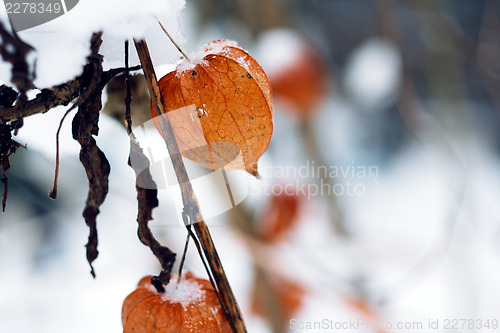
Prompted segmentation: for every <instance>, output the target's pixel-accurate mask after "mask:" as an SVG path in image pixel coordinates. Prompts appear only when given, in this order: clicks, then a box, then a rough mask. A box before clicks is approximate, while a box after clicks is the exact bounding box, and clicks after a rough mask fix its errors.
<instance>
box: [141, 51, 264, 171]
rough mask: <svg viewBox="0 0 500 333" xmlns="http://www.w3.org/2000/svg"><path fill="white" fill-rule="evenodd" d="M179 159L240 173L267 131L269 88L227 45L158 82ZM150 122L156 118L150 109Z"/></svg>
mask: <svg viewBox="0 0 500 333" xmlns="http://www.w3.org/2000/svg"><path fill="white" fill-rule="evenodd" d="M158 85H159V87H160V90H161V92H162V95H163V98H164V104H165V109H166V115H165V116H166V117H167V118H168V120H169V121H170V123H171V124H172V127H173V130H174V134H175V137H176V140H177V144H178V145H179V148H180V151H181V154H182V155H183V156H184V157H186V158H189V159H191V160H193V161H195V162H197V163H199V164H200V165H202V166H204V167H206V168H209V169H214V170H215V169H221V168H224V169H225V170H233V169H244V170H246V171H248V172H249V173H251V174H253V175H258V172H257V161H258V159H259V158H260V156H261V155H262V154H263V153H264V151H265V150H266V149H267V147H268V145H269V142H270V140H271V135H272V132H273V108H272V101H271V87H270V84H269V81H268V79H267V76H266V74H265V73H264V70H263V69H262V68H261V66H260V65H259V64H258V63H257V61H256V60H255V59H254V58H252V57H251V56H250V55H249V54H248V53H247V52H246V51H244V50H243V49H241V48H240V47H238V46H237V45H236V43H235V42H230V41H214V42H211V43H209V44H208V45H206V46H205V47H204V48H203V49H202V50H201V52H200V53H199V54H198V55H195V56H194V57H193V58H192V59H191V60H189V61H188V60H185V61H183V62H181V63H180V64H179V65H178V66H177V69H176V70H175V71H173V72H170V73H169V74H167V75H165V76H164V77H162V78H161V79H160V81H159V82H158ZM151 114H152V116H153V117H156V116H160V115H157V114H156V112H155V110H154V108H153V107H152V108H151Z"/></svg>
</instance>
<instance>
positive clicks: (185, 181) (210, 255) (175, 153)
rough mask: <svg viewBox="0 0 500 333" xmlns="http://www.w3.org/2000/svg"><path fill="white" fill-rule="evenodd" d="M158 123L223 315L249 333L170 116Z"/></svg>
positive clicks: (140, 48) (154, 85)
mask: <svg viewBox="0 0 500 333" xmlns="http://www.w3.org/2000/svg"><path fill="white" fill-rule="evenodd" d="M134 42H135V47H136V49H137V54H138V55H139V59H140V61H141V65H142V69H143V71H144V75H145V76H146V81H147V84H148V88H149V93H150V94H151V98H152V101H153V106H154V108H155V111H156V114H158V115H162V114H165V106H164V104H163V99H162V96H161V92H160V89H159V87H158V81H157V78H156V75H155V72H154V68H153V63H152V61H151V56H150V54H149V50H148V46H147V44H146V41H144V40H139V41H137V40H134ZM158 120H159V123H160V128H161V131H162V135H163V138H164V139H165V142H166V144H167V148H168V151H169V154H170V157H171V158H172V163H173V166H174V170H175V173H176V175H177V179H178V181H179V184H180V188H181V193H182V201H183V204H184V212H183V213H184V214H185V215H187V217H189V219H190V223H194V224H193V227H194V229H195V231H196V234H197V236H198V238H199V240H200V243H201V246H202V248H203V252H204V254H205V257H206V258H207V261H208V263H209V266H210V270H211V273H212V275H213V277H214V279H215V282H216V284H217V289H218V292H219V296H220V301H221V306H222V308H223V309H224V310H225V311H224V312H225V315H226V318H227V320H228V322H229V325H230V326H231V328H232V330H233V332H235V333H243V332H246V328H245V323H244V322H243V317H242V316H241V312H240V309H239V307H238V303H237V302H236V298H235V297H234V294H233V291H232V290H231V287H230V286H229V282H228V280H227V277H226V274H225V272H224V269H223V267H222V263H221V261H220V258H219V255H218V254H217V250H216V249H215V246H214V243H213V240H212V237H211V235H210V232H209V230H208V227H207V225H206V223H205V221H204V220H203V217H202V215H201V212H200V207H199V204H198V199H197V198H196V195H195V193H194V191H193V187H192V186H191V182H190V181H189V178H188V175H187V172H186V169H185V167H184V162H183V161H182V157H181V155H180V153H179V147H178V146H177V142H176V140H175V136H174V132H173V130H172V126H171V124H170V122H169V121H168V119H167V117H158Z"/></svg>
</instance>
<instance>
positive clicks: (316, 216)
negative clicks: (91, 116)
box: [0, 0, 500, 333]
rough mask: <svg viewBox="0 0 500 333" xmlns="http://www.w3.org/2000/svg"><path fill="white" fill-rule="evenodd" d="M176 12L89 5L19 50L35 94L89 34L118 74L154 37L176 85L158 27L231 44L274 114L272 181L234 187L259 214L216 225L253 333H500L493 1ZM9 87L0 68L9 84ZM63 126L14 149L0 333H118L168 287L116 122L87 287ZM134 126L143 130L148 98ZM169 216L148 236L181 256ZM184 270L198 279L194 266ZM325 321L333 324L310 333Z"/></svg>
mask: <svg viewBox="0 0 500 333" xmlns="http://www.w3.org/2000/svg"><path fill="white" fill-rule="evenodd" d="M183 5H184V2H183V1H167V0H164V1H160V0H148V1H142V2H141V6H140V7H139V6H138V5H137V3H136V2H132V1H129V2H122V1H111V0H109V1H102V2H100V1H81V3H79V4H78V5H77V6H76V7H75V8H74V9H73V10H72V11H71V12H69V13H68V14H66V15H64V16H62V17H60V18H58V19H56V20H54V21H51V22H49V23H47V24H44V25H41V26H39V27H36V28H33V29H30V30H27V31H24V32H21V33H20V34H19V35H20V37H21V38H22V39H23V40H25V41H26V42H27V43H30V44H32V45H33V46H34V47H35V49H36V55H37V57H38V60H37V66H38V67H37V68H38V72H37V74H38V75H37V81H35V83H36V84H37V85H38V86H39V87H40V88H42V87H50V86H52V85H54V84H59V83H61V82H64V81H66V80H69V79H71V78H73V77H74V76H75V75H78V74H79V73H80V71H81V67H82V66H83V64H84V63H85V57H86V55H87V52H88V51H87V49H88V40H89V38H90V34H91V33H92V32H93V31H95V30H96V29H104V35H103V39H104V44H103V50H102V51H103V54H104V59H105V66H106V67H107V68H110V67H115V66H122V65H123V62H122V60H121V59H122V54H123V49H122V40H123V38H127V37H134V36H140V35H142V34H145V35H146V38H147V40H148V43H149V45H150V47H151V48H152V56H153V61H154V62H155V64H157V65H158V72H159V73H161V74H162V75H163V74H165V73H166V72H167V71H168V70H169V68H172V66H171V65H172V64H173V63H175V62H176V61H177V60H178V59H179V54H178V53H177V51H176V50H175V48H174V47H172V46H171V43H170V42H169V41H168V39H167V38H166V37H165V36H164V35H163V33H162V32H161V30H160V29H159V28H158V27H157V24H156V21H155V16H156V17H157V18H158V19H160V20H161V21H162V22H163V24H164V25H166V27H167V29H168V30H169V31H170V32H171V33H173V35H174V37H175V38H176V39H177V40H178V41H179V42H180V43H181V46H182V48H183V49H184V50H185V51H187V52H191V51H195V50H196V49H198V48H199V47H200V46H201V45H203V44H205V43H207V42H209V41H211V40H214V39H233V40H237V41H238V43H239V44H240V45H241V46H242V47H244V48H245V49H247V50H248V51H249V52H250V53H251V54H252V55H254V57H255V58H256V59H257V60H258V61H259V62H260V63H261V64H262V66H263V67H264V69H265V70H266V72H267V73H268V74H269V77H270V79H271V84H272V85H273V91H274V102H275V104H274V106H275V110H274V112H275V113H274V134H273V139H272V142H271V145H270V147H269V149H268V151H267V152H266V154H265V155H264V156H263V158H262V159H261V161H260V162H259V163H260V170H261V174H262V175H263V179H262V180H260V181H259V180H255V179H253V178H252V177H250V176H248V175H246V174H245V173H244V172H238V171H235V172H228V175H229V176H230V179H232V181H233V182H234V184H233V185H234V190H235V191H236V190H238V188H240V189H245V190H247V191H248V196H247V197H246V198H245V200H244V201H243V203H242V204H240V205H238V206H237V207H235V208H234V209H232V210H230V211H228V212H227V213H225V214H220V215H217V216H214V217H213V218H210V219H209V220H208V224H209V226H210V228H211V231H212V233H213V237H214V240H215V244H216V246H217V248H218V251H219V255H220V257H221V260H222V262H223V264H224V267H225V269H226V272H227V274H228V277H229V280H230V283H231V285H232V287H233V288H234V291H235V294H236V297H237V299H238V301H239V304H240V307H241V309H242V311H243V314H244V317H245V321H246V323H247V326H248V330H249V332H287V331H292V332H295V331H304V332H306V331H307V332H321V331H325V332H330V331H336V332H337V331H338V332H343V331H345V332H347V331H350V332H352V331H355V332H399V331H401V332H425V331H429V332H431V331H432V332H439V331H445V326H444V325H445V323H446V320H450V319H451V320H452V319H458V320H460V319H468V320H469V319H470V320H473V322H472V324H471V322H470V321H467V322H466V325H465V326H464V327H462V324H463V322H462V321H459V322H458V324H459V325H458V326H457V327H456V328H455V329H453V325H452V324H453V323H452V322H450V325H449V326H448V328H449V329H448V330H446V331H448V332H492V331H498V330H500V328H499V327H496V329H494V328H495V327H494V323H495V320H496V323H497V326H498V320H500V316H499V312H498V309H500V282H499V281H500V246H499V244H500V223H499V222H500V205H498V202H499V199H500V172H499V169H500V161H499V158H500V156H499V155H500V154H499V152H500V130H499V129H500V116H499V115H500V114H499V112H500V97H499V96H500V95H499V91H500V39H499V38H498V36H500V24H499V22H500V21H499V20H498V17H500V2H498V1H495V0H476V1H466V0H455V1H453V0H450V1H427V0H425V1H410V0H408V1H397V0H383V1H370V0H358V1H347V0H328V1H326V0H325V1H310V0H307V1H305V0H293V1H283V0H266V1H263V0H255V1H247V2H244V1H220V0H192V1H189V2H188V3H187V4H186V5H185V7H184V8H183V9H182V6H183ZM1 11H2V15H1V16H0V18H1V19H2V21H3V22H6V20H5V19H6V17H5V13H4V7H3V6H2V8H1ZM154 15H155V16H154ZM134 61H135V62H137V60H136V58H133V59H132V62H134ZM134 64H135V63H133V64H132V65H134ZM160 65H161V66H160ZM9 71H10V68H9V67H8V66H7V65H5V64H2V66H0V74H1V76H0V80H3V81H4V82H9V80H10V74H9ZM108 94H109V96H105V99H109V100H110V101H111V99H112V98H114V97H113V96H112V95H111V92H109V93H108ZM65 110H66V108H64V107H63V108H57V109H54V110H52V111H50V112H48V113H47V114H44V115H37V116H33V117H29V118H27V119H25V125H24V127H23V128H22V129H21V130H20V132H19V135H18V136H17V138H16V140H17V141H19V142H20V143H22V144H25V145H26V146H27V149H19V150H18V152H17V153H16V154H15V155H14V156H13V157H12V159H11V162H12V168H11V169H10V170H9V172H8V177H9V198H8V201H7V209H6V212H5V213H3V214H1V215H0V332H16V333H17V332H19V333H22V332H34V331H36V332H40V333H58V332H65V333H66V332H75V333H79V332H120V331H121V329H122V328H121V322H120V310H121V303H122V301H123V299H124V298H125V297H126V296H127V294H128V293H130V292H131V291H132V290H133V289H134V288H135V284H136V283H137V281H138V280H139V279H140V278H141V277H142V276H144V275H146V274H155V273H157V272H158V271H159V270H160V267H159V266H158V263H157V261H156V259H155V258H154V256H153V255H152V254H151V253H150V251H149V249H148V248H146V247H145V246H143V245H142V244H141V243H140V242H139V240H138V238H137V236H136V228H137V223H136V206H137V204H136V199H135V198H136V192H135V187H134V186H135V184H134V182H135V179H134V173H133V171H132V169H130V167H128V165H127V158H128V149H129V141H128V137H127V134H126V132H125V129H124V127H123V125H122V124H121V123H120V121H117V120H116V119H114V118H113V117H111V116H108V114H109V112H107V113H103V115H102V116H101V121H100V132H99V136H98V137H97V142H98V145H99V146H100V148H101V149H102V150H103V151H104V153H105V154H106V155H107V157H108V159H109V161H110V164H111V175H110V191H109V194H108V197H107V199H106V201H105V202H104V204H103V205H102V207H101V213H100V215H99V216H98V231H99V257H98V259H97V260H96V261H95V263H94V267H95V269H96V273H97V278H96V279H95V280H94V279H92V277H91V275H90V273H89V267H88V264H87V262H86V260H85V249H84V244H85V243H86V240H87V235H88V230H87V227H86V225H85V222H84V220H83V218H82V217H81V211H82V209H83V206H84V202H85V198H86V195H87V179H86V176H85V172H84V170H83V168H82V166H81V165H80V163H79V160H78V151H79V146H78V144H77V143H76V142H75V141H74V140H73V139H72V138H71V122H70V121H66V122H65V124H64V126H63V128H62V131H61V174H60V179H59V186H60V189H59V197H58V199H57V200H55V201H54V200H51V199H49V198H48V196H47V192H48V190H49V188H50V187H51V185H52V177H53V171H54V164H55V162H54V159H55V133H56V130H57V126H58V124H59V120H60V119H61V117H62V115H63V114H64V112H65ZM133 112H135V113H138V114H140V113H143V114H149V106H148V102H147V99H146V102H145V103H144V108H142V109H140V108H139V109H138V108H136V109H134V110H133ZM193 169H195V168H194V167H193ZM325 170H328V173H325V172H324V171H325ZM285 189H288V190H289V191H285ZM208 191H209V193H208V195H209V196H210V197H212V198H219V199H220V200H221V201H222V200H226V197H225V195H227V194H225V193H217V192H215V193H212V192H211V191H210V189H208ZM243 192H244V191H243ZM285 192H287V193H285ZM292 192H296V193H297V195H294V194H291V193H292ZM333 192H335V193H333ZM206 194H207V193H205V195H206ZM335 194H337V195H335ZM199 195H200V196H203V195H204V193H199ZM172 199H173V198H172V194H171V193H170V192H169V191H168V190H162V191H160V207H159V208H158V209H156V210H155V212H154V221H153V222H152V223H151V227H152V230H153V231H154V233H155V235H156V236H157V238H158V239H160V240H161V242H162V243H163V244H166V245H168V246H169V247H170V248H171V249H172V250H173V251H174V252H177V253H179V256H180V253H181V252H182V248H183V244H184V241H185V236H186V231H185V229H184V228H183V227H180V226H179V223H178V217H177V214H176V212H175V205H174V203H173V200H172ZM269 226H270V227H269ZM185 269H190V270H193V271H194V272H195V273H196V274H198V275H200V276H205V273H204V271H203V268H202V266H201V263H200V261H199V258H198V254H197V253H196V251H194V247H191V248H190V250H189V252H188V257H187V261H186V265H185ZM256 299H260V303H259V301H256ZM256 304H260V305H256ZM436 320H439V326H438V329H434V327H432V329H431V328H429V327H428V325H429V321H432V322H435V321H436ZM487 320H489V321H488V323H489V324H486V323H487ZM353 321H355V322H357V323H358V324H359V326H356V327H355V329H353V327H352V326H349V327H348V328H347V329H335V330H334V328H336V327H334V326H335V325H343V324H344V323H351V322H353ZM314 322H320V323H322V324H325V323H329V325H326V326H322V327H320V328H316V329H307V325H313V324H314ZM361 323H363V324H361ZM420 325H422V326H420ZM486 325H488V326H489V327H486ZM398 326H400V327H398ZM344 328H345V327H344Z"/></svg>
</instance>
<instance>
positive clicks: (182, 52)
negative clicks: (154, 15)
mask: <svg viewBox="0 0 500 333" xmlns="http://www.w3.org/2000/svg"><path fill="white" fill-rule="evenodd" d="M158 24H159V25H160V27H161V28H162V29H163V32H164V33H165V34H166V35H167V37H168V39H170V41H171V42H172V44H174V45H175V47H176V48H177V50H179V52H180V53H181V54H182V56H183V57H184V58H185V59H186V60H187V61H191V60H190V59H189V57H188V56H187V54H186V53H184V51H182V49H181V47H180V46H179V45H178V44H177V43H176V42H175V40H174V39H173V38H172V36H170V34H169V33H168V31H167V29H165V27H164V26H163V24H161V22H160V20H158Z"/></svg>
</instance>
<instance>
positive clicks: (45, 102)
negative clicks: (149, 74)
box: [0, 66, 140, 124]
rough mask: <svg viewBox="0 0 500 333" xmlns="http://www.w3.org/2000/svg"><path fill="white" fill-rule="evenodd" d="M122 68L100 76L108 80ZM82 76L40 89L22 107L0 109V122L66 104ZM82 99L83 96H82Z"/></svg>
mask: <svg viewBox="0 0 500 333" xmlns="http://www.w3.org/2000/svg"><path fill="white" fill-rule="evenodd" d="M138 69H140V66H135V67H131V68H130V69H129V70H130V71H133V70H138ZM124 71H125V69H124V68H113V69H110V70H109V71H106V72H103V73H102V77H103V78H104V82H107V81H109V80H110V79H111V78H112V77H114V76H116V75H118V74H120V73H123V72H124ZM81 81H82V76H78V77H77V78H75V79H73V80H71V81H68V82H66V83H63V84H59V85H57V86H54V87H52V88H50V89H42V91H41V92H40V93H38V94H37V95H36V97H35V98H33V99H31V100H29V101H27V102H26V103H25V104H24V107H23V108H22V109H19V110H18V109H16V107H6V108H2V109H0V123H4V124H5V123H8V122H12V121H15V120H16V119H17V116H18V114H19V115H20V116H21V117H29V116H33V115H35V114H39V113H45V112H47V111H49V110H50V109H53V108H55V107H56V106H60V105H64V106H66V105H68V104H69V103H71V102H72V101H73V100H75V98H77V97H79V96H80V88H81V84H82V83H81ZM82 100H83V98H82Z"/></svg>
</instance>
